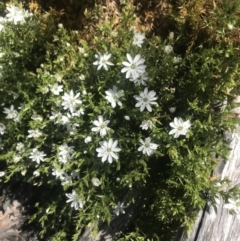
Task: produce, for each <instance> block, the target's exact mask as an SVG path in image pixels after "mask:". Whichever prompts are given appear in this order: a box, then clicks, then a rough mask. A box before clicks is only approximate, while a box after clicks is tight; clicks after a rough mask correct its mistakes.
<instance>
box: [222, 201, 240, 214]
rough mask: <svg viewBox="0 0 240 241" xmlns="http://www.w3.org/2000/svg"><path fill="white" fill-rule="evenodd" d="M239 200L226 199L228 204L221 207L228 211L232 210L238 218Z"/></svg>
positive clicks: (239, 211) (239, 212) (239, 210)
mask: <svg viewBox="0 0 240 241" xmlns="http://www.w3.org/2000/svg"><path fill="white" fill-rule="evenodd" d="M239 204H240V200H234V199H232V198H229V199H228V202H227V203H226V204H224V205H223V207H224V208H226V209H228V210H230V211H231V210H233V211H234V212H235V214H237V216H238V217H240V206H239Z"/></svg>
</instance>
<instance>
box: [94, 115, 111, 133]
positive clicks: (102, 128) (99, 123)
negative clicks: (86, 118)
mask: <svg viewBox="0 0 240 241" xmlns="http://www.w3.org/2000/svg"><path fill="white" fill-rule="evenodd" d="M109 122H110V121H109V120H103V116H101V115H99V116H98V120H95V121H93V124H94V125H95V126H96V127H93V128H92V131H95V132H99V133H100V136H101V137H104V136H105V135H107V131H108V130H109V129H110V128H109V127H107V125H108V123H109Z"/></svg>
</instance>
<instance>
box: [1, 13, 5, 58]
mask: <svg viewBox="0 0 240 241" xmlns="http://www.w3.org/2000/svg"><path fill="white" fill-rule="evenodd" d="M5 22H6V19H5V18H3V17H0V32H1V31H2V30H4V25H3V24H4V23H5ZM1 57H2V56H1Z"/></svg>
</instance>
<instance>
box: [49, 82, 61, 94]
mask: <svg viewBox="0 0 240 241" xmlns="http://www.w3.org/2000/svg"><path fill="white" fill-rule="evenodd" d="M50 90H51V91H52V93H53V94H54V95H59V94H60V92H63V85H58V83H55V84H54V85H52V86H51V89H50Z"/></svg>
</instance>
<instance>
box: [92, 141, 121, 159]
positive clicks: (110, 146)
mask: <svg viewBox="0 0 240 241" xmlns="http://www.w3.org/2000/svg"><path fill="white" fill-rule="evenodd" d="M99 144H100V146H101V147H100V148H97V149H96V151H97V152H98V157H102V162H105V161H106V160H107V161H108V162H109V163H112V161H113V158H114V159H116V160H117V159H118V156H117V155H116V153H115V152H120V151H121V149H120V148H118V147H117V144H118V141H113V139H112V138H111V139H110V140H109V141H100V142H99Z"/></svg>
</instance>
